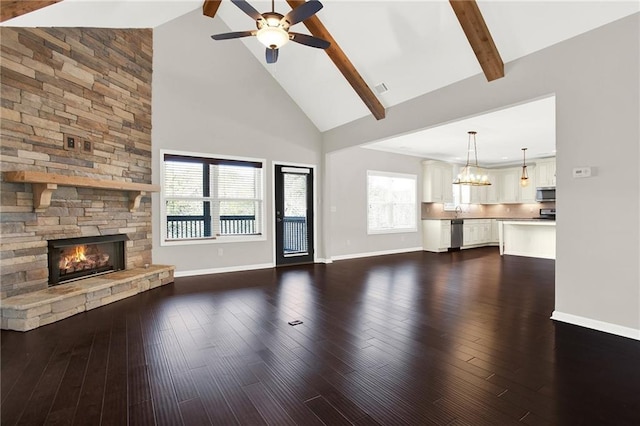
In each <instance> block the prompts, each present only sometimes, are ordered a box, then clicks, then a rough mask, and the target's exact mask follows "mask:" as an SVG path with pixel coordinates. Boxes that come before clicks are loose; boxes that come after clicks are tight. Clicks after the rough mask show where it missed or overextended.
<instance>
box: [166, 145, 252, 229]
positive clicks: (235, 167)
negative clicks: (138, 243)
mask: <svg viewBox="0 0 640 426" xmlns="http://www.w3.org/2000/svg"><path fill="white" fill-rule="evenodd" d="M162 195H163V200H162V202H163V204H164V206H163V207H164V209H163V218H164V224H165V226H164V227H163V229H164V239H165V241H180V240H198V239H213V238H218V237H226V236H229V237H239V236H244V237H247V236H260V235H262V232H263V231H262V230H263V226H264V224H263V162H262V161H251V160H238V159H231V158H221V157H204V156H191V155H181V154H169V153H164V156H163V185H162Z"/></svg>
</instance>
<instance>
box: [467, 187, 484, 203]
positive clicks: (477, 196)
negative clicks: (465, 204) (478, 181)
mask: <svg viewBox="0 0 640 426" xmlns="http://www.w3.org/2000/svg"><path fill="white" fill-rule="evenodd" d="M487 188H488V186H472V187H471V188H470V194H469V195H470V196H469V198H470V199H469V201H470V202H471V204H485V203H486V202H487Z"/></svg>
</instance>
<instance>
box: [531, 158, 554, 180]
mask: <svg viewBox="0 0 640 426" xmlns="http://www.w3.org/2000/svg"><path fill="white" fill-rule="evenodd" d="M535 177H536V186H541V187H549V186H556V159H555V158H544V159H541V160H538V161H536V171H535Z"/></svg>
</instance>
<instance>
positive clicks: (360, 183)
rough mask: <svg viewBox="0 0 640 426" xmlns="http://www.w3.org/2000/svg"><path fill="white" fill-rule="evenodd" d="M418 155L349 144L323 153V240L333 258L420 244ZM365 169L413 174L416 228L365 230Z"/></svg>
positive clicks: (420, 170) (420, 196)
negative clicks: (382, 231) (325, 218)
mask: <svg viewBox="0 0 640 426" xmlns="http://www.w3.org/2000/svg"><path fill="white" fill-rule="evenodd" d="M420 161H421V159H420V158H418V157H411V156H406V155H398V154H392V153H388V152H381V151H374V150H370V149H365V148H358V147H356V148H348V149H344V150H341V151H336V152H332V153H330V154H328V155H327V157H326V167H327V170H328V171H329V173H327V180H328V186H329V190H328V194H329V195H328V200H327V202H326V204H327V205H328V206H329V213H327V215H328V216H329V222H330V224H329V228H328V229H329V232H328V237H327V240H326V243H327V249H328V253H329V254H330V256H331V257H332V258H335V257H337V258H345V257H353V256H358V255H365V254H370V253H379V252H393V251H397V252H400V251H407V250H415V249H416V248H422V231H421V226H422V223H421V221H420V203H421V201H422V169H421V163H420ZM367 170H376V171H382V172H393V173H406V174H413V175H416V176H417V178H418V188H417V194H416V200H417V201H418V206H417V207H416V218H417V227H418V230H417V231H416V232H412V233H398V234H396V233H394V234H375V235H368V234H367Z"/></svg>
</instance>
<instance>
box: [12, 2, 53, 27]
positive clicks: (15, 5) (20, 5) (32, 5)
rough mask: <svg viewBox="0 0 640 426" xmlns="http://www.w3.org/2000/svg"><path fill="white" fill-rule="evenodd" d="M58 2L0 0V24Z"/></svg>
mask: <svg viewBox="0 0 640 426" xmlns="http://www.w3.org/2000/svg"><path fill="white" fill-rule="evenodd" d="M59 1H61V0H42V1H40V0H32V1H24V0H0V22H4V21H6V20H8V19H11V18H15V17H17V16H21V15H24V14H25V13H29V12H33V11H34V10H38V9H42V8H43V7H46V6H50V5H52V4H55V3H58V2H59Z"/></svg>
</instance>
